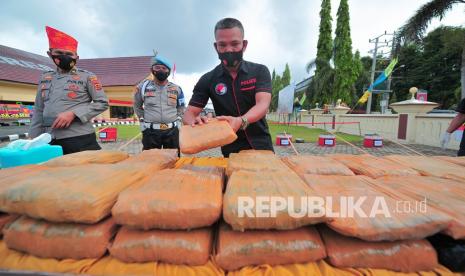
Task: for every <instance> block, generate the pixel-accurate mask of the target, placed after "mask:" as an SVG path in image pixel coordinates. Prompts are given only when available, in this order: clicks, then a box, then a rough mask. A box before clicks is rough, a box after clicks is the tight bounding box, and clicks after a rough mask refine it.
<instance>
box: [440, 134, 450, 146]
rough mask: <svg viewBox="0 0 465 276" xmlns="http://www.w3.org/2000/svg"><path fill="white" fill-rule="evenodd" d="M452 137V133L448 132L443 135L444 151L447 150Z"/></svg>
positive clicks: (442, 144)
mask: <svg viewBox="0 0 465 276" xmlns="http://www.w3.org/2000/svg"><path fill="white" fill-rule="evenodd" d="M450 136H451V133H449V132H447V131H446V132H444V133H443V134H442V135H441V148H442V149H445V148H446V146H447V144H449V141H450Z"/></svg>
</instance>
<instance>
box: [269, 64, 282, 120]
mask: <svg viewBox="0 0 465 276" xmlns="http://www.w3.org/2000/svg"><path fill="white" fill-rule="evenodd" d="M280 83H281V77H280V76H279V75H278V74H276V71H275V70H274V69H273V73H272V74H271V87H272V88H271V104H270V109H271V110H272V111H276V109H277V108H278V96H279V95H278V93H279V90H281V88H280V85H281V84H280Z"/></svg>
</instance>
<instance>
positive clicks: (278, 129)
mask: <svg viewBox="0 0 465 276" xmlns="http://www.w3.org/2000/svg"><path fill="white" fill-rule="evenodd" d="M268 126H269V128H270V133H271V138H272V139H273V143H274V141H275V140H276V135H277V134H278V133H283V132H284V131H285V132H286V133H287V134H291V135H292V141H295V138H303V139H304V140H305V142H306V143H308V142H312V143H313V142H316V141H317V140H318V136H319V135H320V134H330V133H329V132H327V131H325V130H324V129H319V128H308V127H304V126H295V125H294V126H293V125H290V126H287V125H273V122H271V121H269V122H268ZM328 127H330V126H328ZM336 135H337V136H339V137H341V138H342V139H344V140H346V141H348V142H351V143H356V142H361V141H363V137H361V136H358V135H351V134H345V133H340V132H338V133H336ZM341 142H342V141H341Z"/></svg>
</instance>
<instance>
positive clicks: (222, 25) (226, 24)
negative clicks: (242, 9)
mask: <svg viewBox="0 0 465 276" xmlns="http://www.w3.org/2000/svg"><path fill="white" fill-rule="evenodd" d="M235 27H237V28H239V30H241V33H242V37H244V26H242V23H241V21H239V20H237V19H236V18H231V17H227V18H223V19H221V20H220V21H218V22H217V23H216V25H215V36H216V31H218V30H223V29H232V28H235Z"/></svg>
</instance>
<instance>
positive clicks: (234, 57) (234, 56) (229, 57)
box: [218, 50, 243, 67]
mask: <svg viewBox="0 0 465 276" xmlns="http://www.w3.org/2000/svg"><path fill="white" fill-rule="evenodd" d="M242 54H243V52H242V50H240V51H238V52H224V53H218V58H219V59H220V60H221V62H222V63H223V64H224V65H226V67H234V66H236V65H237V64H239V62H241V61H242Z"/></svg>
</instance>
